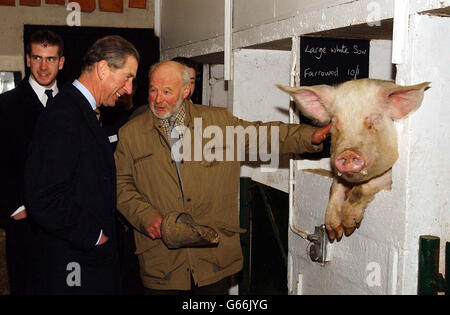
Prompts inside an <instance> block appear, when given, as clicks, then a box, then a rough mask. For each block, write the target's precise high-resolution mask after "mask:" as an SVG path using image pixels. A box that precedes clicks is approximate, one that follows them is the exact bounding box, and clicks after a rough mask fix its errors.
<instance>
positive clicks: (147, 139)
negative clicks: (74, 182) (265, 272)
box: [115, 101, 322, 290]
mask: <svg viewBox="0 0 450 315" xmlns="http://www.w3.org/2000/svg"><path fill="white" fill-rule="evenodd" d="M185 104H186V121H185V125H186V126H187V127H188V128H189V130H190V132H191V135H194V118H195V117H201V122H202V127H203V129H204V128H205V127H207V126H211V125H215V126H218V127H220V128H221V129H222V130H223V134H224V135H225V134H226V132H225V126H236V125H241V126H243V127H244V128H246V127H247V126H250V125H252V126H256V127H258V126H260V125H264V126H268V127H269V130H270V126H278V127H279V135H280V136H279V138H280V152H282V153H283V152H292V153H302V152H318V151H320V150H321V149H322V146H321V145H318V146H316V145H312V144H311V134H312V132H313V131H314V130H315V128H313V127H309V126H306V125H288V124H283V123H280V122H273V123H261V122H255V123H250V122H246V121H242V120H239V119H237V118H235V117H234V116H232V115H231V114H230V113H229V112H228V111H227V110H226V109H224V108H215V107H207V106H203V105H194V104H192V103H191V102H188V101H185ZM197 122H198V120H197ZM269 134H270V133H269ZM191 138H192V139H191V140H192V144H193V141H194V136H192V137H191ZM268 138H269V141H270V137H268ZM185 139H188V138H187V137H186V136H185ZM247 141H248V139H247ZM224 143H225V142H224ZM197 144H198V143H197ZM247 144H248V143H247ZM193 145H194V144H193ZM202 145H203V148H205V150H206V151H205V152H213V153H215V152H220V151H221V150H223V151H224V152H225V151H226V150H229V147H226V146H225V145H223V146H219V145H213V144H212V143H211V138H206V139H203V142H202ZM268 147H269V148H270V145H269V146H268ZM192 151H194V150H192ZM192 157H193V155H192ZM115 159H116V167H117V198H118V200H117V208H118V209H119V211H120V212H121V213H122V214H123V215H124V216H125V217H126V218H127V219H128V220H129V221H130V223H131V224H132V225H133V226H134V227H135V228H136V231H135V240H136V248H137V249H136V254H137V255H138V256H139V262H140V273H141V278H142V280H143V283H144V285H145V286H146V287H149V288H152V289H161V290H167V289H169V290H171V289H177V290H188V289H190V273H192V275H193V278H194V281H195V283H196V284H197V285H199V286H203V285H208V284H211V283H214V282H217V281H219V280H221V279H222V278H224V277H226V276H229V275H232V274H235V273H237V272H239V271H240V270H241V269H242V264H243V257H242V251H241V246H240V238H239V233H242V232H244V231H245V230H243V229H241V228H240V225H239V215H238V188H239V187H238V186H239V174H240V162H239V161H206V160H205V159H203V160H202V161H195V160H194V158H192V161H188V160H186V161H183V162H182V163H181V176H182V180H183V185H184V198H183V196H182V193H181V189H180V185H179V181H178V177H177V172H176V167H175V164H174V162H173V161H172V157H171V153H170V148H169V142H168V139H167V136H166V135H165V133H164V131H163V129H162V128H161V126H159V124H158V120H157V119H156V118H155V117H154V115H153V114H152V112H151V111H150V110H147V111H146V112H145V113H143V114H141V115H139V116H137V117H136V118H134V119H132V120H131V121H129V122H128V123H127V124H126V125H124V126H123V127H122V128H121V129H120V131H119V143H118V145H117V149H116V152H115ZM223 159H224V160H226V158H225V155H224V158H223ZM172 211H180V212H187V213H189V214H191V215H192V217H193V218H194V220H195V221H197V222H198V223H199V224H206V225H209V226H212V227H214V228H215V229H216V230H217V231H218V232H219V236H220V243H219V245H218V246H217V247H214V248H182V249H175V250H173V249H168V248H167V247H166V246H165V245H164V243H163V242H162V240H160V239H157V240H152V239H151V238H150V237H149V236H148V235H147V234H146V228H147V227H148V225H149V224H150V222H151V221H152V220H153V219H154V218H155V217H156V216H158V215H165V214H167V213H169V212H172Z"/></svg>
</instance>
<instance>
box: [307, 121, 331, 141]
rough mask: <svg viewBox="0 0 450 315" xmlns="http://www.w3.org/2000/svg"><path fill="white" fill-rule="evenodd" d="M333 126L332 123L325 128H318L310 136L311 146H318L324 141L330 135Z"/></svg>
mask: <svg viewBox="0 0 450 315" xmlns="http://www.w3.org/2000/svg"><path fill="white" fill-rule="evenodd" d="M332 126H333V123H331V122H330V123H329V124H328V125H326V126H325V127H322V128H319V129H317V130H316V131H314V133H313V134H312V136H311V143H312V144H320V143H322V141H324V140H325V139H326V138H327V137H328V135H329V134H330V130H331V127H332Z"/></svg>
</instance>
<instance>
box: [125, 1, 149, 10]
mask: <svg viewBox="0 0 450 315" xmlns="http://www.w3.org/2000/svg"><path fill="white" fill-rule="evenodd" d="M128 7H129V8H139V9H146V8H147V0H130V2H129V3H128Z"/></svg>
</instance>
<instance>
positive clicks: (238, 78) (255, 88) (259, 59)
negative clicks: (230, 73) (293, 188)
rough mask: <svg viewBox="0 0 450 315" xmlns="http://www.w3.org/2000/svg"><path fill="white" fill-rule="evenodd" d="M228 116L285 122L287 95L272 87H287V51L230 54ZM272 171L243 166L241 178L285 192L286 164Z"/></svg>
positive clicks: (252, 50)
mask: <svg viewBox="0 0 450 315" xmlns="http://www.w3.org/2000/svg"><path fill="white" fill-rule="evenodd" d="M233 58H234V65H235V69H236V71H235V73H234V80H233V82H232V84H233V108H232V113H233V115H235V116H236V117H238V118H241V119H244V120H247V121H282V122H286V123H287V122H289V96H288V95H287V94H286V93H284V92H282V91H281V90H279V89H278V88H277V87H276V86H275V84H284V85H289V73H290V72H289V67H290V63H291V62H290V59H291V53H290V52H289V51H274V50H258V49H241V50H236V51H235V52H234V57H233ZM281 163H284V167H282V165H280V168H278V169H277V170H276V171H273V172H272V171H271V172H267V171H264V169H262V168H260V167H250V166H243V167H242V168H241V176H242V177H250V178H252V179H253V180H254V181H257V182H260V183H263V184H265V185H268V186H271V187H274V188H277V189H279V190H282V191H284V192H288V179H289V164H288V162H287V160H284V161H280V164H281Z"/></svg>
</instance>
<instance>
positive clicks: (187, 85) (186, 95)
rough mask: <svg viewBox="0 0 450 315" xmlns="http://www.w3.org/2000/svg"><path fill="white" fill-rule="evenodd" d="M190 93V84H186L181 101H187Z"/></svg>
mask: <svg viewBox="0 0 450 315" xmlns="http://www.w3.org/2000/svg"><path fill="white" fill-rule="evenodd" d="M190 93H191V86H190V84H186V86H185V87H184V90H183V99H187V98H188V97H189V94H190Z"/></svg>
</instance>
